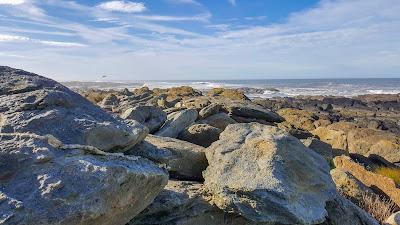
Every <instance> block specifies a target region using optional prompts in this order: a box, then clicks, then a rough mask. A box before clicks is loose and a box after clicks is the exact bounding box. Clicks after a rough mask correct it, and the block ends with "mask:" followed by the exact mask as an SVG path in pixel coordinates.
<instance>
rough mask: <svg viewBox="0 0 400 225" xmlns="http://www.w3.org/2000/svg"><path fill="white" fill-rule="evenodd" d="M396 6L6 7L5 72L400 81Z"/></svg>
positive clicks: (1, 36) (50, 3) (1, 11)
mask: <svg viewBox="0 0 400 225" xmlns="http://www.w3.org/2000/svg"><path fill="white" fill-rule="evenodd" d="M399 12H400V1H399V0H321V1H319V0H301V1H300V0H299V1H298V0H203V1H202V0H143V1H128V0H124V1H104V0H103V1H99V0H88V1H83V0H75V1H63V0H0V64H1V65H9V66H13V67H17V68H23V69H26V70H29V71H33V72H36V73H40V74H43V75H46V76H48V77H51V78H54V79H57V80H97V79H99V78H100V77H101V76H102V75H108V76H109V78H110V79H114V80H159V79H162V80H164V79H264V78H265V79H268V78H336V77H400V38H399V37H400V13H399Z"/></svg>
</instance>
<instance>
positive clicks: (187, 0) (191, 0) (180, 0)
mask: <svg viewBox="0 0 400 225" xmlns="http://www.w3.org/2000/svg"><path fill="white" fill-rule="evenodd" d="M167 1H168V2H170V3H174V4H189V5H196V6H202V4H201V3H200V2H198V1H196V0H167Z"/></svg>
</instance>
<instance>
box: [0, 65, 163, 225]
mask: <svg viewBox="0 0 400 225" xmlns="http://www.w3.org/2000/svg"><path fill="white" fill-rule="evenodd" d="M0 113H1V114H2V117H3V118H4V121H2V122H1V134H0V212H1V213H0V216H1V217H0V222H1V224H7V225H16V224H22V225H29V224H44V225H46V224H48V225H50V224H60V225H123V224H125V223H127V222H128V221H129V220H130V219H131V218H132V217H134V216H135V215H136V214H138V213H139V212H140V211H142V210H143V209H144V208H145V207H146V206H147V205H149V204H150V203H151V202H152V201H153V199H154V198H155V197H156V195H157V194H158V193H159V192H160V191H161V190H162V189H163V187H164V186H165V185H166V183H167V179H168V175H167V173H166V171H164V170H163V169H160V168H159V167H157V166H156V165H155V164H154V163H152V162H150V161H149V160H146V159H143V158H140V157H126V156H123V155H122V154H111V153H105V152H103V151H122V150H123V149H125V148H127V147H130V146H132V145H133V144H134V143H135V142H137V141H138V138H137V137H135V134H134V133H132V131H131V130H132V129H131V128H129V127H126V126H125V125H124V124H123V123H120V122H118V121H117V120H116V119H114V118H113V117H111V116H109V115H108V114H107V113H105V112H104V111H102V110H101V109H99V108H98V107H96V106H94V105H93V104H92V103H90V102H89V101H87V100H85V99H84V98H83V97H81V96H80V95H78V94H75V93H74V92H72V91H70V90H68V89H67V88H65V87H63V86H62V85H60V84H58V83H56V82H55V81H52V80H50V79H46V78H44V77H40V76H38V75H34V74H31V73H28V72H25V71H22V70H15V69H12V68H8V67H0ZM133 132H135V131H133ZM101 150H103V151H101ZM82 151H87V152H89V153H95V154H101V155H96V156H95V155H91V154H82Z"/></svg>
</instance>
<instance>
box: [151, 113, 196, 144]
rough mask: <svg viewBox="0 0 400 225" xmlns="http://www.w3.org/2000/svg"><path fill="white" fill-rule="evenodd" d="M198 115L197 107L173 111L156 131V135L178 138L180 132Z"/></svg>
mask: <svg viewBox="0 0 400 225" xmlns="http://www.w3.org/2000/svg"><path fill="white" fill-rule="evenodd" d="M197 116H198V113H197V111H196V110H195V109H186V110H182V111H179V112H174V113H171V114H169V115H168V117H167V120H166V121H165V123H164V125H163V126H162V127H161V128H160V130H159V131H158V132H156V135H158V136H162V137H172V138H176V137H178V135H179V133H180V132H182V131H183V130H184V129H185V128H186V127H188V126H190V125H191V124H192V123H194V121H196V119H197Z"/></svg>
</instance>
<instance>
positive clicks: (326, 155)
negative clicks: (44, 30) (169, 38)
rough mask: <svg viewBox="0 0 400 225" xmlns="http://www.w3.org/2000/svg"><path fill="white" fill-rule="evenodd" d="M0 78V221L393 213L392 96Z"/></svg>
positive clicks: (229, 222)
mask: <svg viewBox="0 0 400 225" xmlns="http://www.w3.org/2000/svg"><path fill="white" fill-rule="evenodd" d="M0 87H1V88H0V224H7V225H16V224H27V225H28V224H62V225H72V224H74V225H80V224H81V225H91V224H96V225H150V224H151V225H203V224H207V225H267V224H268V225H269V224H324V225H339V224H340V225H347V224H349V225H350V224H351V225H358V224H360V225H372V224H390V225H392V224H393V225H394V224H400V222H399V220H400V214H398V213H397V211H398V210H399V206H400V189H399V185H400V183H399V182H400V168H399V167H398V165H399V163H400V95H399V94H397V95H365V96H357V97H354V98H346V97H334V96H313V97H309V96H299V97H293V98H273V99H249V98H248V97H247V96H246V95H245V94H244V93H243V90H236V89H222V88H215V89H212V90H210V91H208V92H204V93H202V92H201V91H198V90H194V89H193V88H191V87H176V88H169V89H159V88H158V89H157V88H155V89H152V90H150V89H148V88H139V89H135V90H128V89H124V90H108V91H104V90H98V89H85V90H82V91H79V94H78V93H76V92H74V91H71V90H70V89H68V88H66V87H65V86H63V85H61V84H59V83H57V82H55V81H53V80H50V79H47V78H44V77H41V76H39V75H36V74H33V73H29V72H26V71H22V70H18V69H13V68H10V67H0Z"/></svg>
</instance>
